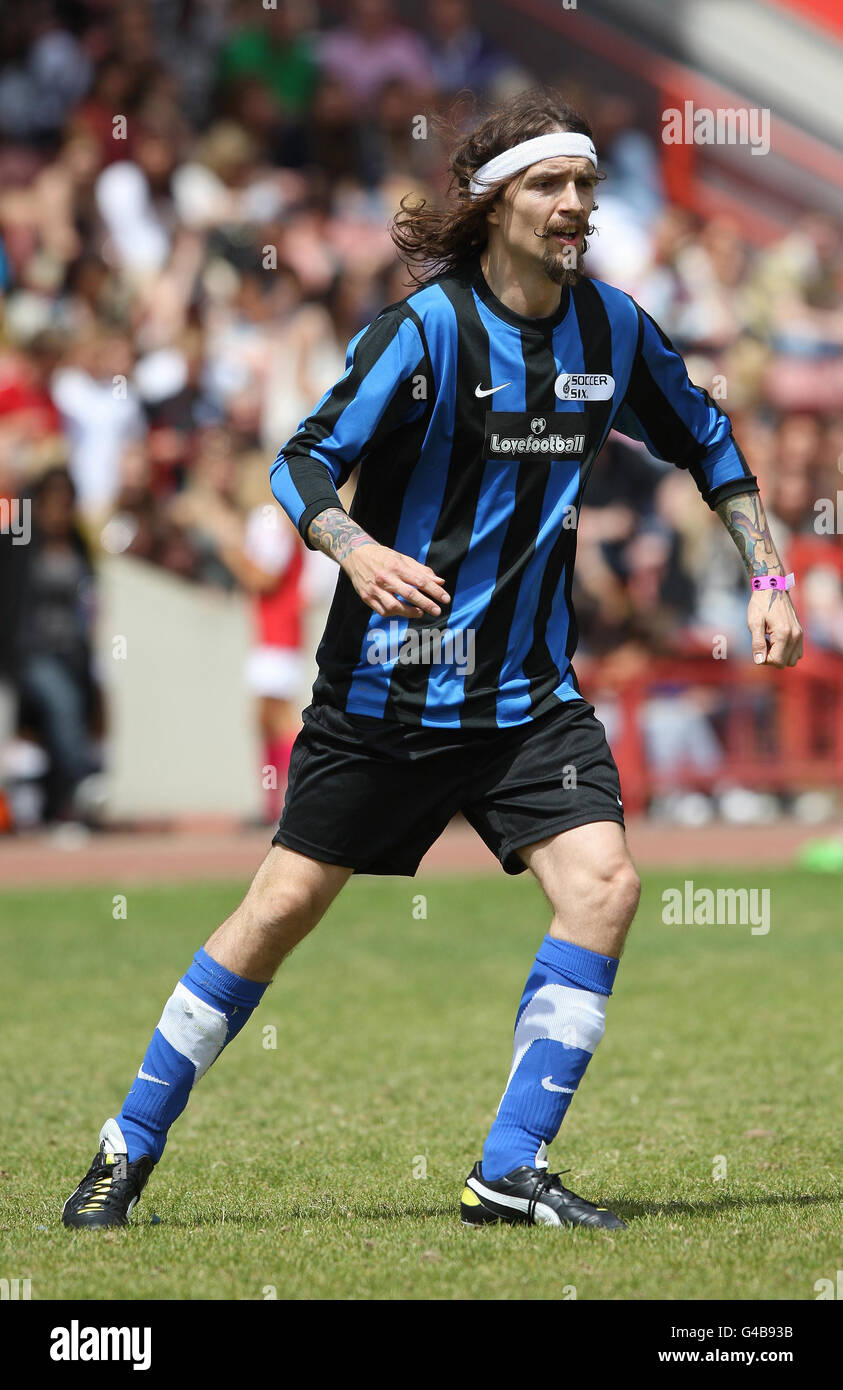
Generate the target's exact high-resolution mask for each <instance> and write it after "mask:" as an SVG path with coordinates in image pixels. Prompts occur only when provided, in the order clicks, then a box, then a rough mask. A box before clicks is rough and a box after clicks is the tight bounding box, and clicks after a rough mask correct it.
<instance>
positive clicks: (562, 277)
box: [542, 247, 585, 286]
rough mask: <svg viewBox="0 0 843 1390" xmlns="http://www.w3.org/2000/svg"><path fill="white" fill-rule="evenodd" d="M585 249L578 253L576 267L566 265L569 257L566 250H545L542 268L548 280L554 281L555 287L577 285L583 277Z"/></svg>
mask: <svg viewBox="0 0 843 1390" xmlns="http://www.w3.org/2000/svg"><path fill="white" fill-rule="evenodd" d="M584 256H585V247H583V249H582V250H581V251H578V252H577V264H576V267H575V268H574V267H572V266H570V265H566V261H567V260H568V256H567V254H566V250H562V251H557V250H554V249H552V248H551V247H547V248H546V249H545V252H544V255H543V257H542V266H543V268H544V273H545V275H546V276H547V278H548V280H552V281H553V283H554V285H569V286H571V285H575V284H576V283H577V281H578V280H579V278H580V276H581V275H582V266H583V257H584Z"/></svg>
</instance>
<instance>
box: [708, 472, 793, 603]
mask: <svg viewBox="0 0 843 1390" xmlns="http://www.w3.org/2000/svg"><path fill="white" fill-rule="evenodd" d="M717 512H718V515H719V516H720V517H721V519H722V521H723V523H724V525H725V526H726V529H727V531H728V532H729V534H730V535H731V537H732V540H733V541H734V542H735V545H736V546H737V547H738V551H739V553H740V557H741V559H742V560H743V562H744V564H745V566H746V571H747V574H748V575H749V576H750V578H754V577H755V575H759V574H784V566H783V564H782V562H781V560H780V559H779V556H778V553H777V551H776V547H775V546H774V544H773V538H772V536H771V535H770V528H769V526H768V524H767V517H766V514H765V512H764V503H763V502H762V501H761V498H760V497H759V495H758V493H757V492H750V493H741V494H740V495H739V496H737V497H727V498H726V499H725V501H723V502H721V503H720V505H719V506H718V508H717ZM770 592H771V593H778V592H779V590H776V589H772V590H771V591H770Z"/></svg>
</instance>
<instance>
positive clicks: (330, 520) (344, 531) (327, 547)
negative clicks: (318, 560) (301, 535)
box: [307, 507, 377, 565]
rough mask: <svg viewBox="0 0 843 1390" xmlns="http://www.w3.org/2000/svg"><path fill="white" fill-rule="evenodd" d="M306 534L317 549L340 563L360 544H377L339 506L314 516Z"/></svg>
mask: <svg viewBox="0 0 843 1390" xmlns="http://www.w3.org/2000/svg"><path fill="white" fill-rule="evenodd" d="M307 535H308V539H309V540H310V541H312V542H313V544H314V545H315V546H316V548H317V550H322V551H324V553H325V554H326V555H330V556H332V557H333V559H334V560H336V561H337V564H340V565H341V564H342V562H343V560H345V559H347V558H348V556H349V555H350V554H351V552H352V550H357V549H358V548H359V547H360V546H361V545H376V544H377V542H376V541H373V540H372V537H371V536H370V535H368V534H367V532H366V531H364V530H363V527H362V526H358V525H357V522H356V521H352V520H351V517H350V516H349V515H348V514H347V513H346V512H344V511H341V509H340V508H339V507H329V508H328V509H327V511H324V512H320V513H319V515H318V516H315V517H314V518H313V520H312V521H311V523H310V525H309V526H308V528H307Z"/></svg>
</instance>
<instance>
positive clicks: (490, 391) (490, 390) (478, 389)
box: [474, 381, 512, 400]
mask: <svg viewBox="0 0 843 1390" xmlns="http://www.w3.org/2000/svg"><path fill="white" fill-rule="evenodd" d="M511 385H512V382H511V381H502V382H501V384H500V386H487V387H486V389H485V390H484V389H483V387H482V386H481V385H480V383H479V382H478V383H477V385H476V386H475V388H474V394H475V396H477V397H478V398H479V399H480V400H482V399H483V397H484V396H494V394H495V392H496V391H502V390H503V388H504V387H505V386H511Z"/></svg>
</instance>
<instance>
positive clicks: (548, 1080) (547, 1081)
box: [542, 1076, 574, 1096]
mask: <svg viewBox="0 0 843 1390" xmlns="http://www.w3.org/2000/svg"><path fill="white" fill-rule="evenodd" d="M542 1086H543V1087H544V1089H545V1090H546V1091H564V1092H565V1095H566V1096H572V1095H573V1094H574V1090H573V1087H572V1086H556V1085H554V1082H553V1078H552V1077H550V1076H543V1077H542Z"/></svg>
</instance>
